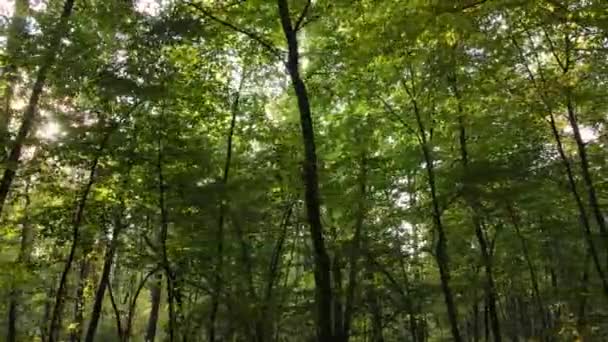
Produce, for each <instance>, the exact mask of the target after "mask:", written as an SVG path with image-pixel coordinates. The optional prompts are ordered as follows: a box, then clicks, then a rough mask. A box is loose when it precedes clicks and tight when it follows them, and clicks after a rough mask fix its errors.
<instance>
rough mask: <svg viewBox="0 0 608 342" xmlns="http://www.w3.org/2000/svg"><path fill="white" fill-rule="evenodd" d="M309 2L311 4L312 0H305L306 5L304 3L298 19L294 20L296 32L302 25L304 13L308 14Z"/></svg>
mask: <svg viewBox="0 0 608 342" xmlns="http://www.w3.org/2000/svg"><path fill="white" fill-rule="evenodd" d="M311 4H312V0H308V1H306V5H304V9H303V10H302V13H300V17H299V18H298V20H296V24H295V25H294V31H296V32H297V31H299V30H300V29H301V28H302V27H303V26H302V22H303V21H304V19H305V18H306V15H307V14H308V10H309V9H310V5H311Z"/></svg>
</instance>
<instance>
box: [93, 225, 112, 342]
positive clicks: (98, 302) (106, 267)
mask: <svg viewBox="0 0 608 342" xmlns="http://www.w3.org/2000/svg"><path fill="white" fill-rule="evenodd" d="M117 231H118V229H115V232H114V234H116V232H117ZM115 250H116V235H114V236H113V239H112V241H110V242H109V243H108V246H107V247H106V253H105V255H104V261H103V269H102V271H101V279H100V280H99V285H98V286H97V290H96V291H95V300H94V302H93V309H92V311H91V319H90V320H89V327H88V329H87V334H86V337H85V342H93V341H94V340H95V332H96V330H97V325H98V323H99V318H100V317H101V309H102V306H103V298H104V296H105V292H106V288H107V286H108V282H109V280H110V272H111V271H112V264H113V262H114V252H115Z"/></svg>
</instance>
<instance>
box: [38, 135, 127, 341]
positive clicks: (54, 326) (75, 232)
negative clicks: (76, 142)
mask: <svg viewBox="0 0 608 342" xmlns="http://www.w3.org/2000/svg"><path fill="white" fill-rule="evenodd" d="M114 128H115V126H114V125H112V127H110V129H108V131H107V132H106V133H105V135H104V137H103V139H102V141H101V143H100V144H99V147H98V148H97V151H96V155H95V157H94V159H93V162H92V165H91V168H90V170H89V179H88V182H87V184H86V185H85V187H84V189H83V191H82V194H81V195H80V199H79V201H78V205H77V208H76V214H75V215H74V219H73V223H72V245H71V247H70V253H69V255H68V258H67V260H66V263H65V266H64V268H63V272H62V273H61V278H60V280H59V285H58V286H57V294H56V296H55V305H54V306H53V311H52V313H51V324H50V327H49V342H55V341H56V339H57V334H58V331H59V329H60V326H59V316H60V314H61V311H62V309H63V301H64V300H65V298H64V292H65V287H66V283H67V279H68V274H69V273H70V269H71V267H72V263H73V262H74V257H75V255H76V249H77V247H78V242H79V239H80V226H81V225H82V219H83V217H84V209H85V206H86V203H87V199H88V197H89V193H90V192H91V189H92V188H93V184H94V183H95V174H96V172H97V166H98V165H99V160H100V159H101V155H102V153H103V150H104V149H105V147H106V145H107V143H108V140H109V139H110V136H111V135H112V132H113V130H114Z"/></svg>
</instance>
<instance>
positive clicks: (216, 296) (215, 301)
mask: <svg viewBox="0 0 608 342" xmlns="http://www.w3.org/2000/svg"><path fill="white" fill-rule="evenodd" d="M244 78H245V76H244V75H243V77H242V78H241V82H240V84H239V89H238V91H237V93H236V94H235V98H234V101H233V102H232V108H231V114H232V115H231V119H230V128H229V129H228V136H227V138H226V159H225V162H224V172H223V174H222V180H221V186H222V189H221V196H220V203H219V213H218V224H217V231H216V240H217V250H216V253H217V255H216V257H217V264H216V266H215V277H214V286H213V294H212V298H211V310H210V313H209V327H208V341H209V342H215V335H216V331H215V321H216V319H217V311H218V308H219V304H220V293H221V290H222V287H223V285H222V271H223V265H224V238H225V237H224V235H225V234H224V221H225V216H226V210H227V208H226V206H227V203H226V186H227V185H228V179H229V176H230V166H231V163H232V140H233V137H234V132H235V128H236V118H237V115H238V111H239V101H240V96H241V94H240V93H241V90H242V87H243V83H244Z"/></svg>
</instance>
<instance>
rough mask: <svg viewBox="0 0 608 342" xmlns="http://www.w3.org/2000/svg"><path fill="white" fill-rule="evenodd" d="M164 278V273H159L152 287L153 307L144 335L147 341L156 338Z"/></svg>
mask: <svg viewBox="0 0 608 342" xmlns="http://www.w3.org/2000/svg"><path fill="white" fill-rule="evenodd" d="M162 279H163V276H162V274H161V273H158V275H157V276H156V280H155V281H154V282H153V284H152V287H151V288H150V297H151V298H150V302H151V309H150V316H149V317H148V326H147V328H146V334H145V337H144V341H145V342H154V339H155V338H156V326H157V323H158V311H159V309H160V292H161V288H162Z"/></svg>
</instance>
